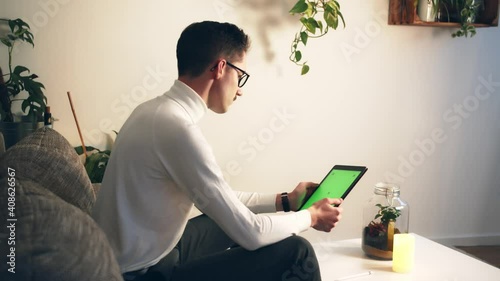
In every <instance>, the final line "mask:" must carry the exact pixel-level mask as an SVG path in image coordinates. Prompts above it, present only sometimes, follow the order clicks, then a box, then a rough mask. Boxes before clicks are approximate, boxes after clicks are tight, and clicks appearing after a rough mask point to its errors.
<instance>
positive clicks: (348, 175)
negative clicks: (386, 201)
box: [299, 165, 368, 210]
mask: <svg viewBox="0 0 500 281" xmlns="http://www.w3.org/2000/svg"><path fill="white" fill-rule="evenodd" d="M367 170H368V168H366V167H363V166H347V165H335V166H333V168H332V169H331V170H330V172H329V173H328V174H327V175H326V177H325V178H324V179H323V180H322V181H321V183H320V184H319V186H318V188H317V189H316V190H315V191H314V192H313V193H312V194H311V196H310V197H308V198H306V199H304V204H303V205H302V206H301V207H300V208H299V210H305V209H307V208H309V207H311V206H312V205H313V204H314V203H315V202H317V201H319V200H321V199H323V198H342V199H345V198H346V197H347V194H349V192H351V190H352V189H353V188H354V186H355V185H356V183H358V181H359V179H361V177H362V176H363V175H364V174H365V172H366V171H367Z"/></svg>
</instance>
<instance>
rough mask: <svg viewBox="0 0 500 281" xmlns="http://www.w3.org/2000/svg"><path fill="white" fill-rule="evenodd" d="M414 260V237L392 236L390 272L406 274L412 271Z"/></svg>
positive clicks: (408, 235) (404, 235) (405, 235)
mask: <svg viewBox="0 0 500 281" xmlns="http://www.w3.org/2000/svg"><path fill="white" fill-rule="evenodd" d="M414 258H415V237H414V236H413V235H411V234H395V235H394V251H393V254H392V270H394V271H395V272H399V273H407V272H410V271H411V270H412V269H413V263H414V261H413V260H414Z"/></svg>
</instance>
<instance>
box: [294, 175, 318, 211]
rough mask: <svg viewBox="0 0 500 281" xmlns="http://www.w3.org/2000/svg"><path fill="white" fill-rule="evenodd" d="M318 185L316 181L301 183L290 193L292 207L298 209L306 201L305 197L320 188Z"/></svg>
mask: <svg viewBox="0 0 500 281" xmlns="http://www.w3.org/2000/svg"><path fill="white" fill-rule="evenodd" d="M318 185H319V184H317V183H314V182H301V183H299V184H298V185H297V186H296V187H295V189H294V190H293V191H292V192H290V193H288V200H289V201H290V209H291V210H292V211H297V210H298V209H299V208H300V206H302V204H303V203H304V199H305V198H308V197H309V196H310V195H311V194H312V193H313V192H314V191H315V190H316V188H318Z"/></svg>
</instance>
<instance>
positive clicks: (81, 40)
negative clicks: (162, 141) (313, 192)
mask: <svg viewBox="0 0 500 281" xmlns="http://www.w3.org/2000/svg"><path fill="white" fill-rule="evenodd" d="M293 2H294V1H292V0H286V1H285V0H282V1H264V0H259V1H247V0H211V1H206V0H197V1H189V3H188V2H186V1H168V2H167V1H152V0H150V1H134V2H132V1H118V0H112V1H95V0H94V1H75V0H64V1H63V0H39V1H27V0H24V1H7V0H0V6H1V7H0V17H9V18H16V17H22V18H23V19H25V20H28V21H29V22H30V23H31V25H32V27H33V30H34V31H35V44H36V47H35V49H31V48H29V47H23V48H20V52H19V53H17V54H16V57H15V60H16V63H19V64H25V65H27V66H29V67H30V68H31V69H32V70H33V71H34V72H35V73H37V74H38V75H39V76H40V81H42V82H43V83H45V86H46V88H47V96H48V100H49V105H50V106H51V108H52V111H53V115H54V116H55V117H57V118H59V119H60V121H58V122H57V123H56V124H55V128H56V129H57V130H58V131H59V132H61V133H62V134H63V135H64V136H66V137H67V138H68V139H69V140H70V142H71V143H72V144H74V145H75V146H76V145H79V138H78V134H77V130H76V127H75V124H74V120H73V116H72V114H71V110H70V107H69V103H68V100H67V97H66V91H71V92H72V95H73V102H74V104H75V106H76V112H77V114H78V118H79V122H80V126H81V127H82V129H83V131H84V132H85V142H86V144H87V145H94V146H98V147H101V148H104V147H107V146H109V145H110V143H109V142H108V141H109V140H108V138H109V137H110V136H111V137H112V136H113V133H112V131H111V130H119V129H120V127H121V125H122V124H123V122H124V121H125V119H126V117H127V116H128V115H129V114H130V112H131V110H132V109H133V108H134V107H135V106H136V105H137V104H139V103H140V102H141V101H143V100H146V99H150V98H152V97H154V96H157V95H159V94H162V93H163V92H164V91H166V90H167V89H168V88H169V87H170V84H171V83H172V81H173V80H174V79H175V78H176V73H177V72H176V59H175V45H176V41H177V38H178V36H179V34H180V32H181V31H182V29H183V28H184V27H185V26H187V25H188V24H190V23H191V22H194V21H201V20H218V21H231V22H234V23H236V24H238V25H239V26H241V27H243V28H244V29H245V30H246V31H247V33H249V34H250V35H251V37H252V39H253V47H252V50H251V52H250V53H249V57H248V72H249V73H251V78H250V80H249V82H248V83H247V85H245V87H244V92H245V95H244V96H243V97H241V98H239V99H238V100H237V102H236V103H235V105H234V106H233V107H232V108H231V110H230V112H228V113H227V114H225V115H216V114H213V113H210V114H209V115H208V116H207V117H206V118H205V119H204V120H203V122H202V128H203V130H204V131H205V132H206V136H207V138H208V139H209V141H210V142H211V143H212V144H213V148H214V151H215V153H216V156H217V158H218V160H219V162H220V165H221V166H222V167H223V168H224V170H225V171H226V175H227V178H228V180H229V181H230V183H231V184H232V186H234V188H236V189H241V190H252V191H260V192H273V193H276V192H281V191H285V190H291V189H292V188H293V187H294V186H295V185H296V183H297V182H299V181H301V180H311V181H320V180H321V179H322V177H323V176H324V174H325V173H326V172H327V171H328V170H329V169H330V167H331V166H332V165H333V164H359V165H366V166H368V167H369V171H368V173H367V174H366V176H365V177H364V178H363V179H362V180H361V182H360V183H359V184H358V186H357V187H356V189H355V190H354V191H353V192H352V193H351V195H350V196H349V197H348V199H347V200H346V201H345V204H344V209H345V212H344V217H343V221H342V223H341V224H340V225H339V226H338V228H336V229H335V231H334V232H333V233H329V234H320V235H318V234H317V233H314V234H312V233H311V231H310V232H309V233H307V234H306V235H313V236H318V237H322V238H323V239H343V238H352V237H358V236H359V235H360V231H361V215H362V205H363V203H364V202H365V201H367V200H368V198H369V197H370V196H371V194H372V187H373V185H374V184H375V183H376V182H378V181H382V180H389V181H393V182H397V183H400V185H401V188H402V197H403V198H404V199H406V200H407V201H408V202H409V203H410V205H411V220H410V228H411V229H410V230H411V231H413V232H417V233H419V234H421V235H425V236H428V237H432V238H457V237H482V236H497V237H498V236H500V219H499V218H498V215H497V214H499V213H500V204H498V203H499V202H500V184H499V181H500V176H499V173H498V167H499V166H500V147H499V144H500V122H499V121H500V110H499V108H500V97H499V94H500V84H499V82H500V69H499V68H498V65H499V64H500V56H499V55H498V46H499V44H500V29H499V28H498V27H495V28H484V29H480V30H478V34H477V35H476V36H475V37H474V38H472V39H452V38H451V36H450V34H451V33H452V31H453V30H452V29H448V28H426V27H410V26H388V25H387V24H386V22H387V10H388V0H376V1H362V0H352V1H341V5H342V11H343V14H344V17H345V19H346V22H347V27H346V28H345V29H340V30H338V31H334V32H331V34H329V35H327V36H326V37H324V38H321V39H319V40H310V41H309V44H308V47H307V48H306V49H305V50H304V56H305V59H306V60H308V62H309V64H310V66H311V71H310V73H309V74H308V75H306V76H300V75H299V72H300V69H299V68H298V67H296V66H294V65H293V64H292V63H291V62H290V61H288V56H289V49H290V48H289V47H290V42H291V40H292V37H293V36H294V34H295V32H296V31H297V30H298V28H299V25H298V24H297V20H296V19H295V18H293V17H291V16H289V15H288V14H287V10H288V9H289V8H290V7H291V6H292V4H293ZM249 3H252V4H249ZM0 50H1V51H2V53H1V56H0V62H1V66H2V67H5V63H6V55H5V49H4V48H2V49H0ZM490 80H491V81H494V83H492V85H489V86H488V87H486V86H484V85H485V83H484V81H490ZM460 108H461V109H460ZM228 167H229V168H228Z"/></svg>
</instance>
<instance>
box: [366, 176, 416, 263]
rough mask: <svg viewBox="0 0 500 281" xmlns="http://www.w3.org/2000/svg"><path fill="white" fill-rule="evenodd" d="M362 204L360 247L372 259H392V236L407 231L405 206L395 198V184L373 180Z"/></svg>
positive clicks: (407, 212)
mask: <svg viewBox="0 0 500 281" xmlns="http://www.w3.org/2000/svg"><path fill="white" fill-rule="evenodd" d="M373 191H374V195H373V196H372V198H371V199H370V200H369V201H368V203H367V204H366V205H365V206H364V210H363V221H364V223H363V229H362V230H363V231H362V249H363V251H364V252H365V254H366V255H367V256H369V257H372V258H377V259H383V260H390V259H392V248H393V242H394V235H395V234H399V233H408V225H409V212H410V207H409V205H408V204H407V203H406V202H405V201H403V200H402V199H401V198H400V197H399V193H400V189H399V186H397V185H395V184H390V183H377V184H376V185H375V187H374V190H373Z"/></svg>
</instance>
